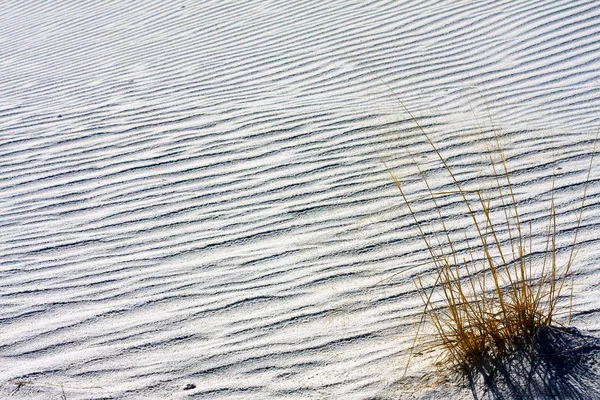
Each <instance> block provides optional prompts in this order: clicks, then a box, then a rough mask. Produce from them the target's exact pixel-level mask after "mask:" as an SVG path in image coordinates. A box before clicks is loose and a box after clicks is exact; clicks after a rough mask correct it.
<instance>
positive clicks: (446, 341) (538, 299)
mask: <svg viewBox="0 0 600 400" xmlns="http://www.w3.org/2000/svg"><path fill="white" fill-rule="evenodd" d="M406 111H408V110H406ZM409 114H410V112H409ZM411 117H412V118H413V121H414V122H415V123H416V124H417V126H418V127H419V128H420V130H421V131H422V133H423V134H424V136H425V138H426V139H427V141H428V143H429V145H430V146H431V147H432V149H433V150H434V152H435V153H436V155H437V157H438V159H439V160H440V162H441V163H442V165H443V167H444V169H445V170H446V171H447V173H448V176H449V178H450V180H451V181H452V185H453V186H454V190H453V191H451V192H448V191H446V192H443V193H442V192H434V191H433V190H432V188H431V186H430V184H429V182H428V180H427V178H426V176H425V174H424V173H423V172H422V171H421V170H420V169H419V172H420V174H421V177H422V180H423V183H424V184H425V191H426V193H427V196H426V197H427V199H425V200H424V199H423V197H420V198H419V199H417V200H413V201H411V200H409V199H408V197H407V195H406V192H405V188H404V187H403V185H402V184H401V183H400V181H399V180H398V179H397V177H396V176H395V175H394V174H393V173H392V172H391V170H389V168H388V171H389V172H390V175H391V176H392V179H393V180H394V183H395V185H396V187H397V189H398V190H399V192H400V194H401V196H402V199H403V201H404V203H405V205H406V206H407V207H408V210H409V213H410V215H411V216H412V219H413V220H414V222H415V226H416V229H417V231H418V233H419V236H420V238H421V239H422V241H423V243H424V244H425V246H426V248H427V250H428V252H429V258H430V261H431V263H433V265H434V266H435V281H434V282H433V283H430V285H429V286H428V285H427V284H426V283H425V282H424V280H425V278H423V277H421V276H417V277H416V279H415V282H416V285H417V288H418V291H419V293H420V295H421V298H422V300H423V304H424V313H423V316H424V318H426V319H427V320H428V321H429V322H430V323H431V324H432V325H433V327H434V328H435V336H436V341H435V344H436V345H437V346H441V348H442V349H443V350H444V354H445V355H446V357H447V359H448V360H449V361H450V362H451V364H453V365H455V366H457V367H459V369H461V370H462V371H464V372H470V371H472V370H473V368H474V367H475V366H477V365H480V363H487V362H489V361H497V360H499V359H500V358H501V357H503V356H505V355H507V354H509V353H510V352H512V351H515V350H517V349H518V348H523V346H531V345H533V343H534V342H535V340H536V334H537V332H538V331H539V329H540V328H543V327H547V326H550V325H553V324H556V317H557V314H558V312H557V311H560V310H558V309H557V308H558V306H559V299H561V298H563V297H565V296H566V297H567V298H572V287H573V286H572V281H571V279H572V275H571V273H572V266H573V259H574V256H575V244H576V242H577V233H578V231H579V227H580V225H581V220H582V212H583V208H584V201H585V197H586V192H587V186H588V185H587V182H589V178H590V172H591V169H592V162H593V153H595V146H594V151H593V153H592V157H591V159H590V166H589V169H588V172H587V180H586V184H585V187H584V192H583V199H582V201H581V205H580V207H579V209H578V216H577V220H576V227H575V230H574V232H575V233H574V237H573V241H572V243H571V245H570V249H569V251H568V256H567V257H562V259H563V261H562V262H559V258H560V257H559V254H558V252H559V249H558V247H557V227H556V222H557V221H556V210H555V202H554V187H553V188H552V193H553V195H552V198H551V200H550V209H549V212H548V214H549V215H548V224H547V228H546V231H545V241H544V243H542V244H541V245H540V243H539V242H538V243H537V244H538V248H535V249H534V243H533V236H534V235H533V233H532V227H531V224H524V223H522V221H521V217H520V213H519V206H518V203H517V201H516V199H515V193H514V191H513V185H512V183H511V179H510V177H511V174H510V171H509V168H508V165H507V161H506V157H505V155H504V153H503V151H502V150H501V148H500V146H499V143H498V140H497V138H496V140H495V147H496V150H495V151H493V152H490V153H489V165H490V167H491V170H492V172H493V173H492V177H493V178H492V189H491V191H490V190H486V191H484V190H480V189H476V190H467V189H465V188H464V187H463V185H462V184H461V183H460V181H459V180H458V179H457V177H456V175H455V174H454V172H453V170H452V169H451V167H450V166H449V165H448V163H447V162H446V159H445V158H444V157H443V156H442V154H441V153H440V151H439V150H438V148H437V147H436V145H435V144H434V143H433V142H432V141H431V139H430V138H429V136H428V135H427V134H426V133H425V131H424V129H423V128H422V127H421V125H420V124H419V123H418V121H417V120H416V118H414V117H413V116H412V114H411ZM490 193H492V194H490ZM448 196H456V197H455V199H458V204H459V207H464V213H463V214H464V215H465V216H466V218H467V221H468V223H467V226H466V228H465V227H464V226H463V227H462V228H460V229H454V228H450V226H449V225H450V224H451V223H452V221H451V219H450V217H448V216H447V215H445V214H444V213H445V212H446V211H445V210H446V209H445V208H442V207H441V206H440V204H439V203H440V201H442V200H444V201H447V200H448ZM424 201H426V202H428V204H429V205H430V207H431V209H432V210H434V212H435V214H436V216H435V219H436V220H437V226H438V229H437V231H435V232H426V226H429V225H428V224H429V223H430V221H429V222H425V221H423V220H422V219H420V218H419V215H418V212H417V210H416V209H415V205H414V203H416V202H421V203H422V202H424ZM428 217H429V219H431V215H428ZM467 232H471V233H472V234H471V235H470V238H469V237H468V235H467ZM564 258H566V261H565V260H564ZM569 288H570V291H569V290H568V289H569ZM567 291H568V293H565V292H567ZM561 304H563V303H562V302H561ZM570 304H572V300H571V302H570ZM571 308H572V307H571V306H568V307H567V309H566V310H564V314H567V315H568V319H569V321H570V316H571V313H572V310H571ZM561 313H563V311H561ZM419 329H420V326H419ZM417 335H419V332H417ZM415 340H416V339H415ZM413 348H414V344H413ZM411 356H412V355H411ZM409 362H410V361H409Z"/></svg>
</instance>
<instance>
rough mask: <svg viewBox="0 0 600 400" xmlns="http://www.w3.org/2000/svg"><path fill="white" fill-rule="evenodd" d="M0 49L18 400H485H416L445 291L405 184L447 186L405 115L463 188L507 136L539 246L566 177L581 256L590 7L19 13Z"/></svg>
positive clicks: (307, 5) (590, 276) (595, 226)
mask: <svg viewBox="0 0 600 400" xmlns="http://www.w3.org/2000/svg"><path fill="white" fill-rule="evenodd" d="M0 48H1V50H0V52H1V57H0V71H1V72H2V73H1V74H0V91H1V93H2V96H0V185H1V190H0V193H1V194H0V210H1V212H0V227H1V231H2V235H1V236H0V251H1V253H0V310H1V311H0V363H1V364H2V366H3V368H0V393H2V397H7V398H16V399H18V398H28V399H31V398H40V399H47V398H60V396H61V395H63V393H64V396H65V397H66V398H67V399H69V400H71V399H120V398H124V399H125V398H127V399H129V398H131V399H137V398H139V399H142V398H144V399H148V398H156V399H167V398H169V399H170V398H173V399H176V398H198V399H200V398H206V399H234V398H239V399H267V398H273V399H275V398H277V399H279V398H302V399H306V398H314V399H326V398H331V399H339V398H347V399H354V398H356V399H366V398H385V399H388V398H389V399H395V398H413V397H412V396H414V397H416V398H430V397H431V396H433V395H434V394H436V393H437V395H439V396H443V397H444V398H472V396H473V395H472V393H471V390H470V389H469V388H466V387H462V386H460V385H459V384H456V383H454V382H440V381H439V379H438V378H437V377H438V376H439V373H438V372H439V370H438V367H437V366H436V365H435V360H436V356H437V355H436V354H434V353H424V354H422V355H417V356H415V357H414V360H413V361H412V363H411V367H410V368H409V371H408V374H407V376H406V377H402V375H403V373H404V368H405V365H406V362H407V360H408V354H409V353H410V348H411V346H412V341H413V337H414V334H415V326H416V324H417V322H418V321H419V316H420V314H421V312H422V304H421V300H420V298H419V296H418V294H417V292H416V291H415V287H414V285H413V281H412V279H413V278H414V276H415V274H416V273H417V272H419V273H421V274H424V275H427V274H428V273H429V274H430V273H431V272H432V271H431V267H430V266H429V267H428V266H420V267H418V268H410V267H411V266H413V265H418V264H420V263H422V262H424V261H426V260H427V252H426V250H425V249H424V248H423V244H422V243H421V241H420V239H419V238H418V235H417V234H416V232H415V230H414V224H413V223H412V220H411V218H410V216H409V215H408V212H407V210H406V209H405V208H404V207H403V206H402V202H401V200H400V198H399V196H398V194H397V191H396V189H395V188H394V186H393V182H392V181H391V179H390V177H389V175H388V174H387V171H386V167H385V165H384V162H385V163H386V164H387V165H389V166H390V167H391V168H393V170H394V173H395V174H396V175H397V176H398V177H399V178H400V179H402V180H403V182H406V185H408V187H409V188H412V187H413V186H411V184H412V183H413V182H414V181H416V180H417V179H418V177H417V176H416V169H415V168H414V159H413V158H411V157H410V154H412V155H414V157H415V159H416V161H418V162H420V163H422V165H423V168H424V169H425V170H427V171H428V173H429V174H430V175H431V176H432V182H433V184H434V185H435V187H444V185H446V184H447V182H444V180H443V179H442V172H443V171H441V167H440V165H439V163H437V162H436V161H435V157H434V156H433V153H432V150H431V148H430V147H429V146H428V145H427V143H426V142H425V140H424V138H423V137H422V134H421V132H420V131H419V130H418V129H417V128H416V126H415V124H414V122H413V121H412V120H411V118H410V116H409V115H408V114H407V112H406V111H405V110H404V109H403V107H402V106H401V104H400V101H402V102H403V103H404V104H405V106H406V107H407V108H408V109H409V110H410V111H411V112H412V113H413V114H414V115H415V116H416V117H417V119H418V120H419V121H420V122H421V123H422V124H423V125H424V126H425V128H426V130H427V132H428V134H429V135H430V136H431V138H432V139H433V140H434V141H435V142H436V143H437V144H438V146H439V148H440V150H441V152H442V153H443V154H444V156H445V157H446V158H447V159H448V161H449V162H451V163H452V165H454V166H455V168H456V169H455V172H456V173H457V175H458V176H460V178H461V179H463V180H464V181H465V182H472V183H473V184H476V183H477V182H478V181H479V180H480V178H481V177H482V174H484V171H485V168H486V159H485V157H484V153H485V151H486V145H485V140H484V138H485V137H486V136H489V134H490V132H492V130H493V129H496V130H497V132H498V135H499V137H500V140H501V143H502V146H503V147H504V148H505V150H506V153H507V156H508V162H509V168H510V169H511V171H512V173H513V177H514V187H515V191H516V194H517V197H518V198H519V200H520V201H522V203H523V205H522V207H523V208H522V209H523V212H524V216H525V217H524V218H526V219H528V220H531V221H532V223H533V225H534V227H538V228H539V227H543V226H545V225H544V224H545V218H546V217H547V216H548V211H547V210H548V204H549V203H548V201H549V198H550V192H551V187H552V180H553V177H555V180H556V191H555V196H556V199H557V210H558V220H559V237H560V238H561V240H562V242H564V245H565V246H567V245H568V243H570V238H572V229H573V226H574V213H573V210H575V209H576V208H577V206H578V204H580V203H579V201H580V200H579V199H580V197H581V195H582V193H583V182H584V180H585V176H586V173H587V168H588V165H589V160H590V155H591V152H592V147H593V141H594V138H595V136H596V133H597V132H598V129H599V128H600V113H599V111H600V4H598V2H597V1H593V0H590V1H584V0H569V1H567V0H565V1H557V0H552V1H550V0H546V1H544V0H531V1H528V0H519V1H514V0H513V1H490V0H487V1H483V0H482V1H442V2H439V1H423V2H416V1H385V0H375V1H369V2H359V1H335V2H334V1H320V0H319V1H317V0H313V1H293V2H288V1H281V0H279V1H269V0H256V1H249V2H244V1H202V2H193V1H178V2H173V1H159V0H152V1H144V2H119V1H102V2H97V1H79V2H62V1H53V2H41V1H9V2H7V3H6V4H5V5H4V8H3V13H1V14H0ZM396 96H397V97H398V98H400V101H399V100H398V98H397V97H396ZM482 132H483V133H482ZM597 165H598V164H597V163H596V164H595V165H594V167H593V169H592V181H591V183H590V187H589V189H588V199H587V203H586V208H585V210H584V216H585V217H584V222H583V226H582V228H581V232H580V243H581V244H580V250H579V253H578V258H577V260H576V262H575V266H574V268H575V275H576V282H577V285H576V289H575V296H574V309H575V313H574V318H573V325H574V326H576V327H578V328H579V329H581V330H582V331H584V332H586V334H589V335H592V336H594V335H595V336H598V329H600V319H599V318H598V317H599V315H600V314H599V310H600V298H599V296H597V294H598V285H599V284H600V272H599V271H600V270H599V269H598V265H599V264H598V258H599V256H600V251H599V250H598V248H599V244H600V243H599V241H598V234H597V233H598V231H599V229H600V208H599V207H598V206H599V201H600V200H599V199H600V197H599V196H600V167H599V166H597ZM410 194H411V195H414V196H419V194H420V193H419V191H418V190H417V189H414V190H412V191H411V193H410ZM452 207H453V203H452V201H451V202H450V203H449V205H448V210H449V215H452V209H453V208H452ZM428 212H429V211H427V210H422V213H423V214H422V215H425V216H427V213H428ZM451 218H454V217H451ZM456 218H459V216H456ZM534 231H535V232H543V229H541V230H539V229H538V230H535V229H534ZM539 235H541V233H539ZM562 242H561V243H562ZM192 386H193V387H192ZM11 396H12V397H11ZM440 398H442V397H440Z"/></svg>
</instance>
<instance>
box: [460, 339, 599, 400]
mask: <svg viewBox="0 0 600 400" xmlns="http://www.w3.org/2000/svg"><path fill="white" fill-rule="evenodd" d="M468 379H469V384H470V387H471V390H472V392H473V395H474V397H475V399H506V400H509V399H511V400H516V399H561V400H562V399H578V400H584V399H585V400H592V399H600V339H598V338H594V337H590V336H585V335H583V334H582V333H581V332H579V331H578V330H577V329H575V328H556V327H548V328H543V329H541V330H540V331H539V332H538V334H537V337H536V341H535V343H534V344H533V345H527V346H523V348H522V349H520V350H518V351H517V352H516V353H514V354H513V355H511V356H510V357H504V358H502V359H501V360H496V361H494V362H488V363H485V364H484V363H482V364H480V365H478V366H477V367H476V368H475V369H474V370H473V371H472V372H471V373H470V374H469V377H468Z"/></svg>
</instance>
